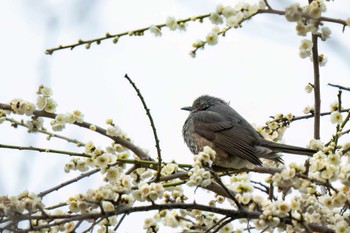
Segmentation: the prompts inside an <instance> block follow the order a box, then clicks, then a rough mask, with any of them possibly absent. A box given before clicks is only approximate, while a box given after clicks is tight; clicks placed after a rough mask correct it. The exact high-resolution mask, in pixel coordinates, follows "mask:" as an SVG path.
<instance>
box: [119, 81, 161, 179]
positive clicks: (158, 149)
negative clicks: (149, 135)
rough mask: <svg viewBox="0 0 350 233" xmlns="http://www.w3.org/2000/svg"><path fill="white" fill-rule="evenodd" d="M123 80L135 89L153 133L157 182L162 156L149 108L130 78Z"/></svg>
mask: <svg viewBox="0 0 350 233" xmlns="http://www.w3.org/2000/svg"><path fill="white" fill-rule="evenodd" d="M124 78H126V79H127V80H128V81H129V83H130V84H131V86H132V87H133V88H134V89H135V91H136V93H137V96H138V97H139V98H140V100H141V102H142V105H143V108H144V109H145V111H146V114H147V116H148V119H149V121H150V123H151V127H152V131H153V136H154V140H155V143H156V148H157V154H158V164H159V165H158V170H157V177H156V181H158V180H159V177H160V171H161V169H162V166H161V164H162V155H161V150H160V145H159V139H158V135H157V129H156V126H155V124H154V121H153V117H152V115H151V112H150V110H149V108H148V107H147V104H146V101H145V99H144V98H143V96H142V94H141V92H140V90H139V89H138V88H137V86H136V84H135V83H134V82H133V81H132V80H131V78H130V77H129V76H128V75H127V74H125V76H124Z"/></svg>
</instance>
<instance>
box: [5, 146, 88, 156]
mask: <svg viewBox="0 0 350 233" xmlns="http://www.w3.org/2000/svg"><path fill="white" fill-rule="evenodd" d="M0 148H6V149H15V150H30V151H39V152H45V153H55V154H65V155H69V156H79V157H85V158H90V157H91V155H89V154H86V153H79V152H72V151H63V150H56V149H47V148H40V147H34V146H14V145H5V144H0Z"/></svg>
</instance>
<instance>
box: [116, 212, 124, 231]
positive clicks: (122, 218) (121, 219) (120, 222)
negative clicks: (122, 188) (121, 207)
mask: <svg viewBox="0 0 350 233" xmlns="http://www.w3.org/2000/svg"><path fill="white" fill-rule="evenodd" d="M125 217H126V214H123V216H122V217H121V218H120V220H119V221H118V223H117V225H116V226H115V227H114V231H117V229H118V228H119V227H120V225H121V224H122V222H123V220H124V218H125Z"/></svg>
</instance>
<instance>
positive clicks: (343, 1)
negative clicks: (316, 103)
mask: <svg viewBox="0 0 350 233" xmlns="http://www.w3.org/2000/svg"><path fill="white" fill-rule="evenodd" d="M232 2H233V1H211V0H205V1H203V0H201V1H199V0H195V1H191V2H190V3H189V2H188V1H186V0H178V1H170V0H149V1H142V0H132V1H120V0H115V1H112V0H109V1H92V0H73V1H69V2H67V1H65V2H63V1H57V0H51V1H34V2H33V1H31V2H30V3H29V2H26V1H3V2H2V3H1V4H0V28H1V31H2V37H1V39H0V42H1V43H0V51H1V54H0V59H1V64H2V65H1V69H0V76H1V80H2V83H1V91H0V102H2V103H7V102H9V101H10V100H11V99H13V98H23V99H26V100H29V101H33V102H35V99H36V95H35V92H36V90H37V87H38V85H40V84H44V85H47V86H50V87H51V88H52V89H53V91H54V96H53V97H54V99H55V100H56V101H57V103H58V110H57V112H63V113H65V112H71V111H73V110H75V109H79V110H80V111H81V112H83V114H84V115H85V120H86V121H88V122H91V123H95V124H97V125H100V126H103V127H105V126H106V125H105V120H106V119H108V118H112V119H113V120H114V122H115V123H116V124H118V125H119V126H120V127H121V128H122V129H123V130H124V131H125V132H126V133H127V134H128V135H129V136H130V137H131V138H132V140H133V141H134V143H135V144H137V145H140V146H141V147H142V148H145V149H147V150H149V151H150V154H151V155H152V156H153V157H155V156H156V150H155V147H154V139H153V135H152V131H151V128H150V126H149V122H148V119H147V116H146V114H145V113H144V110H143V108H142V105H141V103H140V101H139V99H138V97H137V95H136V93H135V92H134V90H133V89H132V87H131V86H130V85H129V83H128V82H127V80H125V79H124V78H123V77H124V75H125V74H126V73H127V74H128V75H129V76H130V77H131V78H132V79H133V81H134V82H135V83H136V85H137V86H138V88H139V89H140V90H141V92H142V94H143V96H144V98H145V100H146V102H147V104H148V106H149V108H150V109H151V113H152V115H153V117H154V121H155V124H156V127H157V132H158V134H159V138H160V145H161V148H162V154H163V159H164V160H165V161H170V160H172V159H176V161H177V162H179V163H191V162H192V160H191V159H192V155H191V153H190V151H189V150H188V149H187V147H186V145H185V144H184V143H183V139H182V135H181V129H182V125H183V123H184V121H185V119H186V117H187V114H188V113H187V112H184V111H181V110H180V108H181V107H183V106H187V105H191V104H192V101H193V100H194V99H195V98H196V97H198V96H200V95H202V94H210V95H214V96H217V97H220V98H223V99H225V100H227V101H230V104H231V106H232V107H233V108H235V109H236V110H237V111H238V112H240V113H241V115H243V116H244V117H245V118H246V119H247V120H248V121H249V122H251V123H254V124H255V125H261V124H263V123H264V122H265V121H266V120H268V117H269V116H271V115H275V114H277V113H288V112H292V113H293V114H295V115H302V114H303V113H302V110H303V108H304V107H305V106H306V105H312V104H313V95H312V94H307V93H306V92H305V91H304V87H305V85H306V84H307V83H309V82H312V80H313V77H312V74H313V73H312V63H311V62H310V61H309V59H301V58H299V56H298V47H299V44H300V41H301V40H302V39H305V38H304V37H300V36H297V35H296V32H295V30H294V27H295V25H294V24H292V23H287V21H286V20H285V19H284V17H281V16H275V15H258V16H256V17H254V18H253V19H252V20H250V21H249V22H246V23H244V24H243V27H242V28H241V29H237V30H231V31H229V32H228V33H227V35H226V37H224V38H222V37H220V38H219V43H218V44H217V45H216V46H206V48H205V49H204V50H199V51H198V52H197V57H196V58H195V59H193V58H191V57H190V56H189V52H190V51H191V50H192V47H191V46H192V43H193V42H195V41H196V40H197V39H205V36H206V35H207V33H208V32H209V31H210V30H211V29H212V27H213V25H212V24H211V23H209V22H208V20H206V21H205V22H204V23H203V24H200V23H198V22H190V23H188V27H187V31H186V32H178V31H176V32H173V31H170V30H168V29H163V30H162V33H163V36H162V37H154V36H153V35H151V34H150V33H149V32H146V33H145V36H143V37H128V36H127V37H122V38H120V40H119V42H118V44H116V45H115V44H113V43H112V41H111V40H107V41H103V42H102V44H101V45H99V46H96V45H95V44H93V45H92V46H91V48H90V50H86V49H85V47H84V46H79V47H76V48H75V49H74V50H73V51H71V50H61V51H56V52H55V53H54V54H53V55H51V56H48V55H45V54H44V51H45V50H46V49H48V48H53V47H56V46H57V45H58V44H62V45H66V44H71V43H75V42H76V41H77V40H78V39H79V38H81V39H91V38H96V37H101V36H103V35H104V34H105V33H106V32H110V33H121V32H124V31H129V30H135V29H138V28H143V27H148V26H150V25H152V24H161V23H164V22H165V20H166V18H167V17H168V16H174V17H176V18H177V19H182V18H187V17H190V16H196V15H201V14H206V13H210V12H211V11H214V9H215V6H216V5H217V4H218V3H223V4H231V3H232ZM235 2H238V1H235ZM282 2H283V3H281V1H277V0H273V1H270V3H271V6H272V7H274V8H276V9H280V10H282V9H284V8H285V7H286V6H288V5H290V3H291V2H292V1H282ZM299 2H306V1H299ZM327 5H328V6H329V8H328V11H327V12H326V14H325V15H326V16H328V17H334V18H342V19H345V18H347V17H350V15H349V11H348V9H350V2H349V1H347V0H336V1H334V2H330V3H329V4H327ZM327 25H328V26H329V27H330V28H331V29H332V35H331V39H330V40H328V41H326V42H325V43H324V42H320V52H321V53H325V54H326V56H327V57H328V63H327V65H326V66H325V67H322V68H321V88H322V95H323V99H322V109H323V111H329V105H330V103H332V102H334V101H336V98H337V97H336V94H337V90H336V89H335V88H331V87H329V86H327V83H329V82H331V83H335V84H340V85H343V86H350V84H349V78H350V62H349V61H350V47H349V41H350V31H349V29H346V30H345V32H344V33H342V27H341V26H340V25H335V24H327ZM343 96H344V102H343V106H344V107H349V102H350V101H348V100H346V99H349V94H348V93H344V94H343ZM312 124H313V123H312V120H307V121H302V122H296V123H293V124H292V126H291V127H290V129H288V130H287V132H286V133H285V143H288V144H292V145H298V146H306V145H307V144H308V142H309V140H310V139H311V138H312V136H313V131H312ZM0 127H1V134H0V138H1V141H0V143H2V144H13V145H23V146H28V145H34V146H38V147H48V148H59V149H65V150H75V148H74V147H71V146H70V145H67V143H65V142H62V141H60V140H52V141H51V142H48V143H47V142H46V141H45V139H44V138H45V137H44V136H42V135H29V136H28V135H27V134H26V133H25V130H24V129H20V128H18V129H16V130H15V129H13V128H11V127H9V124H8V123H4V124H2V125H0ZM321 130H322V139H323V140H324V141H327V140H328V139H329V138H330V136H331V133H332V132H334V126H333V125H332V124H331V123H330V121H329V118H328V117H326V118H325V119H324V121H323V125H322V129H321ZM61 134H65V135H69V136H70V137H73V138H78V139H79V140H82V141H85V142H87V141H89V140H93V141H94V142H96V144H98V145H100V146H101V147H102V148H104V147H105V146H107V145H108V143H109V140H106V139H104V138H103V137H101V136H99V135H96V134H93V133H91V132H88V131H86V130H81V129H77V128H76V127H68V128H67V130H65V131H63V132H61ZM346 137H347V138H348V139H350V138H349V136H346ZM75 151H78V150H75ZM292 159H293V158H292ZM292 159H291V160H292ZM285 160H286V161H287V162H288V161H290V160H289V158H287V159H286V158H285ZM68 161H69V157H68V156H62V155H56V154H40V153H34V152H31V153H29V152H26V151H24V152H18V151H11V150H6V149H0V177H1V178H0V195H4V194H9V195H16V194H18V193H19V192H20V191H22V190H25V189H27V190H30V191H34V192H40V191H43V190H45V189H48V188H50V187H51V186H53V185H57V184H59V183H61V182H63V181H66V180H68V179H70V178H72V177H75V176H77V175H79V173H78V172H75V173H74V172H73V173H70V174H66V173H64V171H63V167H64V164H65V163H66V162H68ZM92 179H93V178H92ZM84 185H90V184H89V183H88V182H87V181H86V182H85V183H84ZM84 188H86V186H84ZM83 190H84V189H83ZM83 190H82V188H81V186H78V185H77V186H76V187H72V188H71V189H69V190H64V191H66V192H67V193H76V192H83ZM64 194H65V193H64V192H61V193H60V194H58V196H59V198H61V199H62V201H63V200H65V196H64ZM122 229H123V230H122V231H121V232H127V230H126V229H125V228H122ZM138 229H141V228H138ZM129 230H130V229H129Z"/></svg>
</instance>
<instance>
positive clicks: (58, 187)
mask: <svg viewBox="0 0 350 233" xmlns="http://www.w3.org/2000/svg"><path fill="white" fill-rule="evenodd" d="M99 171H100V169H99V168H98V169H95V170H92V171H89V172H85V173H83V174H81V175H80V176H78V177H75V178H74V179H71V180H68V181H66V182H63V183H62V184H59V185H56V186H54V187H52V188H50V189H48V190H45V191H42V192H40V193H39V194H38V196H39V197H41V198H42V197H44V196H46V195H47V194H49V193H52V192H53V191H57V190H59V189H61V188H62V187H64V186H67V185H69V184H72V183H75V182H77V181H79V180H81V179H83V178H85V177H88V176H91V175H93V174H95V173H97V172H99Z"/></svg>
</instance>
